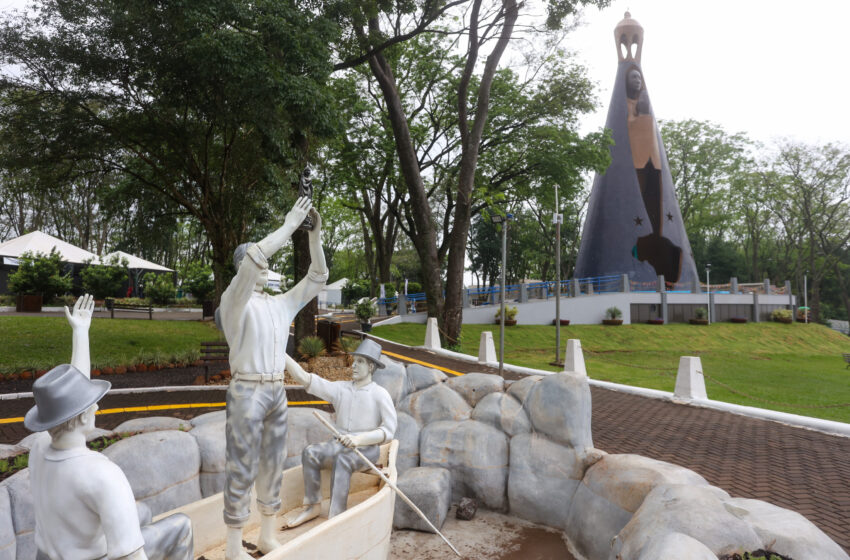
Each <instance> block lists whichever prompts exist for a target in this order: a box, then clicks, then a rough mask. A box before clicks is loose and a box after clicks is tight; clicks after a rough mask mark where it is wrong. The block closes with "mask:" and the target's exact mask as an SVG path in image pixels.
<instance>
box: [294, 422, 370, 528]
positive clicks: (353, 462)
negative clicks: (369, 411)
mask: <svg viewBox="0 0 850 560" xmlns="http://www.w3.org/2000/svg"><path fill="white" fill-rule="evenodd" d="M358 450H359V451H360V452H361V453H362V454H363V455H365V456H366V458H367V459H369V460H370V461H372V463H375V462H376V461H377V460H378V457H380V455H381V451H380V449H379V448H378V446H377V445H369V446H366V447H358ZM367 468H369V466H368V465H367V464H366V463H365V462H364V461H363V459H361V458H360V457H358V456H357V453H355V452H354V451H353V450H352V449H349V448H348V447H346V446H344V445H343V444H341V443H340V442H338V441H336V440H335V439H332V440H330V441H326V442H324V443H314V444H312V445H308V446H307V447H305V448H304V451H302V452H301V469H302V471H303V473H304V504H305V505H311V504H318V503H321V501H322V472H321V471H322V469H331V506H330V510H329V511H328V519H330V518H331V517H333V516H335V515H338V514H340V513H342V512H344V511H345V508H346V507H347V506H348V488H349V486H350V485H351V473H354V472H357V471H362V470H365V469H367Z"/></svg>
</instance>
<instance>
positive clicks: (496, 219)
mask: <svg viewBox="0 0 850 560" xmlns="http://www.w3.org/2000/svg"><path fill="white" fill-rule="evenodd" d="M513 217H514V215H513V214H505V215H504V216H502V215H501V214H495V215H493V217H492V218H491V219H492V220H493V223H494V224H502V279H501V285H500V287H499V291H500V292H501V295H500V297H499V299H500V300H501V303H500V305H501V311H500V312H499V376H500V377H504V376H505V372H504V368H505V265H506V264H507V260H508V222H510V221H511V218H513Z"/></svg>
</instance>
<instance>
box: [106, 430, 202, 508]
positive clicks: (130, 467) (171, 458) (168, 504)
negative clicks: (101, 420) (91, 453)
mask: <svg viewBox="0 0 850 560" xmlns="http://www.w3.org/2000/svg"><path fill="white" fill-rule="evenodd" d="M103 454H104V455H106V456H107V457H109V459H111V460H112V461H113V462H114V463H115V464H117V465H118V466H119V467H121V470H123V471H124V474H125V475H127V480H128V481H129V482H130V487H131V488H132V489H133V494H134V495H135V497H136V500H139V501H143V502H145V503H146V504H147V506H148V507H149V508H150V509H151V512H152V513H153V515H154V516H156V515H159V514H160V513H163V512H165V511H168V510H170V509H174V508H176V507H178V506H182V505H184V504H188V503H189V502H194V501H197V500H200V499H201V484H200V477H199V473H200V470H201V451H200V449H199V448H198V444H197V442H196V441H195V438H194V437H193V436H191V435H189V434H188V433H186V432H180V431H176V430H170V431H165V432H150V433H147V434H139V435H137V436H133V437H130V438H127V439H124V440H121V441H119V442H118V443H116V444H115V445H112V446H110V447H108V448H106V449H105V450H104V452H103Z"/></svg>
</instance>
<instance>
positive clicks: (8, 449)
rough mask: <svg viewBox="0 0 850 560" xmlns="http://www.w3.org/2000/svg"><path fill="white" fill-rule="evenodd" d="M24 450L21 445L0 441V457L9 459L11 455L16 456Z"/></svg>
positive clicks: (25, 450) (25, 449)
mask: <svg viewBox="0 0 850 560" xmlns="http://www.w3.org/2000/svg"><path fill="white" fill-rule="evenodd" d="M26 452H27V448H26V447H23V446H21V445H9V444H7V443H0V459H9V458H11V457H16V456H18V455H20V454H22V453H26Z"/></svg>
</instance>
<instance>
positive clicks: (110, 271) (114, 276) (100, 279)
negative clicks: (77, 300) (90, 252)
mask: <svg viewBox="0 0 850 560" xmlns="http://www.w3.org/2000/svg"><path fill="white" fill-rule="evenodd" d="M128 264H129V263H128V262H127V259H119V258H118V256H117V255H114V256H113V257H111V258H110V259H108V260H107V261H106V262H104V263H103V264H93V263H92V262H91V261H87V262H86V267H85V268H83V269H82V271H80V277H81V278H82V280H83V290H85V292H86V293H88V294H92V295H94V297H95V298H97V299H103V298H107V297H112V296H114V295H115V294H116V293H117V292H118V290H120V289H121V285H122V284H123V283H124V281H125V280H127V279H128V278H129V275H128V270H127V265H128Z"/></svg>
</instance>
